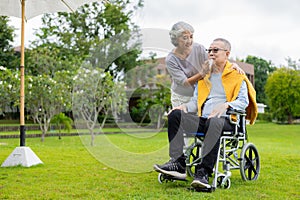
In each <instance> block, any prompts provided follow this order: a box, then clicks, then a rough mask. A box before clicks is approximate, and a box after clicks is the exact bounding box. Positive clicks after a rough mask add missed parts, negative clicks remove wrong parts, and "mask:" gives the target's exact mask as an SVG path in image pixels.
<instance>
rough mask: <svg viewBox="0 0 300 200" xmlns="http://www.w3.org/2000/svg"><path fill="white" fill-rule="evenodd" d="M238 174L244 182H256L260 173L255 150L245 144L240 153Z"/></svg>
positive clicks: (252, 145)
mask: <svg viewBox="0 0 300 200" xmlns="http://www.w3.org/2000/svg"><path fill="white" fill-rule="evenodd" d="M240 172H241V176H242V179H243V180H245V181H252V180H257V179H258V176H259V172H260V159H259V154H258V151H257V148H256V147H255V146H254V144H252V143H246V144H245V145H244V147H243V149H242V152H241V164H240Z"/></svg>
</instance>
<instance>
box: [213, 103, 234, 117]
mask: <svg viewBox="0 0 300 200" xmlns="http://www.w3.org/2000/svg"><path fill="white" fill-rule="evenodd" d="M228 107H229V106H228V103H221V104H218V105H216V106H215V107H214V109H213V111H212V112H211V113H210V115H209V116H208V119H209V118H211V117H218V118H220V117H221V115H222V114H223V113H224V112H225V111H226V110H227V109H228Z"/></svg>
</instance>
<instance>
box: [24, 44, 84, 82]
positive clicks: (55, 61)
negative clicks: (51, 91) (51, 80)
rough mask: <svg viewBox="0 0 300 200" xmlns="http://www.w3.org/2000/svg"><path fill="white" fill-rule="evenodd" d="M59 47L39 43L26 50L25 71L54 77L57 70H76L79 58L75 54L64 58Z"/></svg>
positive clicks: (35, 74) (34, 74)
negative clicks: (39, 44)
mask: <svg viewBox="0 0 300 200" xmlns="http://www.w3.org/2000/svg"><path fill="white" fill-rule="evenodd" d="M63 53H64V52H63V51H62V49H61V48H59V47H57V46H54V45H41V46H38V47H35V48H33V49H31V50H28V51H27V61H26V64H27V65H26V68H25V70H26V73H27V74H30V75H33V76H37V75H39V74H46V75H49V76H50V77H54V75H55V73H56V72H58V71H66V70H67V71H76V70H77V69H78V67H79V66H78V63H79V60H78V59H77V57H76V56H73V57H68V58H66V57H65V56H64V55H63Z"/></svg>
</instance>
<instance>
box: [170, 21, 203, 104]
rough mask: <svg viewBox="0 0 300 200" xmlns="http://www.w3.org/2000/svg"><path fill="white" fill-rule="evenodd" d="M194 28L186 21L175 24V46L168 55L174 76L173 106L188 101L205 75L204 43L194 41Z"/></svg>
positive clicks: (171, 73)
mask: <svg viewBox="0 0 300 200" xmlns="http://www.w3.org/2000/svg"><path fill="white" fill-rule="evenodd" d="M193 33H194V29H193V27H192V26H191V25H189V24H187V23H185V22H178V23H176V24H174V25H173V27H172V29H171V31H170V33H169V34H170V38H171V42H172V44H173V45H174V46H175V48H174V49H173V50H172V51H171V52H170V53H169V54H168V56H167V57H166V65H167V69H168V72H169V73H170V75H171V78H172V86H171V102H172V107H177V106H179V105H181V104H183V103H187V102H188V101H189V100H190V98H191V97H192V96H193V93H194V85H195V83H197V81H198V80H200V79H202V78H203V77H204V76H205V70H203V69H202V64H203V63H204V61H205V60H207V53H206V51H205V50H206V49H205V48H204V46H203V45H201V44H198V43H195V42H193Z"/></svg>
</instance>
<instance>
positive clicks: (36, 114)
mask: <svg viewBox="0 0 300 200" xmlns="http://www.w3.org/2000/svg"><path fill="white" fill-rule="evenodd" d="M25 78H26V79H25V80H26V84H25V86H26V90H25V92H26V93H25V94H26V102H25V104H26V109H27V110H28V111H29V112H30V114H31V116H32V118H33V119H34V120H35V121H36V122H38V123H39V125H40V129H41V130H42V132H43V135H42V141H43V140H44V137H45V134H46V133H47V131H48V130H49V125H50V120H51V119H52V117H53V116H54V115H56V114H58V113H60V112H62V111H63V110H68V109H70V108H71V86H70V85H69V84H70V79H71V78H72V76H71V75H70V73H69V72H67V71H64V72H56V73H55V74H54V77H51V76H49V75H47V74H43V75H38V76H26V77H25Z"/></svg>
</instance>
